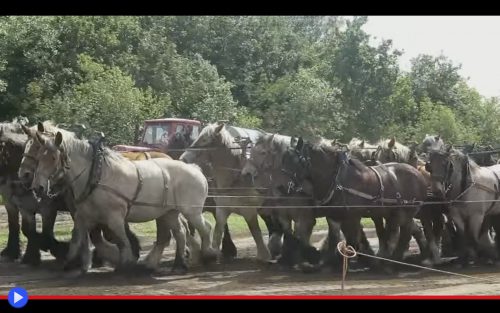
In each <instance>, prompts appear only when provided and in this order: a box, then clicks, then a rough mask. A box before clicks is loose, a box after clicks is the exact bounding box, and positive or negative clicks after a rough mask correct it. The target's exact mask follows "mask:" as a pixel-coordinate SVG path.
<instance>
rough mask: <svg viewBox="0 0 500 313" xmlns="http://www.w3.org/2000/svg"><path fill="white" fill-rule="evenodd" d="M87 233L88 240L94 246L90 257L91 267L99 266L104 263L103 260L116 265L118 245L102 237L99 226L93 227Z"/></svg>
mask: <svg viewBox="0 0 500 313" xmlns="http://www.w3.org/2000/svg"><path fill="white" fill-rule="evenodd" d="M89 235H90V241H91V242H92V244H93V245H94V247H95V249H94V253H93V258H92V267H93V268H98V267H101V266H103V265H104V261H108V262H110V263H111V264H113V265H117V264H118V262H119V258H120V257H119V254H120V252H119V251H118V247H117V246H116V245H115V244H112V243H110V242H108V241H107V240H106V239H104V237H103V231H102V229H101V228H100V227H94V228H93V229H92V230H91V231H90V233H89Z"/></svg>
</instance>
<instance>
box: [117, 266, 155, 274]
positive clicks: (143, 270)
mask: <svg viewBox="0 0 500 313" xmlns="http://www.w3.org/2000/svg"><path fill="white" fill-rule="evenodd" d="M154 271H155V269H153V268H150V267H147V266H146V265H144V264H137V263H133V264H123V265H119V266H117V267H116V268H115V273H117V274H121V275H125V276H137V275H151V274H153V273H154Z"/></svg>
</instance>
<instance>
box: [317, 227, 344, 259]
mask: <svg viewBox="0 0 500 313" xmlns="http://www.w3.org/2000/svg"><path fill="white" fill-rule="evenodd" d="M326 222H327V224H328V235H327V237H326V239H325V241H324V242H323V245H322V247H321V251H322V253H323V254H324V257H323V258H324V259H325V263H328V264H330V265H331V266H332V268H333V267H335V268H338V265H339V264H340V255H339V253H338V251H337V244H338V243H339V241H340V240H342V236H341V233H340V223H339V222H336V221H334V220H333V219H331V218H326Z"/></svg>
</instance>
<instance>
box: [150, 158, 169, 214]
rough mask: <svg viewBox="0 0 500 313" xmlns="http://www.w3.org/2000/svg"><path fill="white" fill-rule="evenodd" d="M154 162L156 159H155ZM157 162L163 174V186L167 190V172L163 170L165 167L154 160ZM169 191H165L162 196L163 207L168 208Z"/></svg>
mask: <svg viewBox="0 0 500 313" xmlns="http://www.w3.org/2000/svg"><path fill="white" fill-rule="evenodd" d="M153 162H154V161H153ZM154 163H155V164H156V166H158V168H159V169H160V172H161V175H162V176H163V188H164V189H165V191H166V190H168V178H167V174H165V171H164V170H163V168H162V167H161V166H160V165H159V164H158V163H156V162H154ZM167 200H168V199H167V193H166V192H164V193H163V196H162V207H163V208H166V207H167Z"/></svg>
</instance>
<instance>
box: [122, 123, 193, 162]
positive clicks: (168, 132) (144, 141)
mask: <svg viewBox="0 0 500 313" xmlns="http://www.w3.org/2000/svg"><path fill="white" fill-rule="evenodd" d="M200 130H201V122H200V121H196V120H188V119H182V118H160V119H154V120H147V121H145V122H144V128H143V130H142V132H141V137H140V138H139V140H138V143H137V144H136V146H128V145H116V146H114V147H113V149H114V150H116V151H141V152H142V151H160V152H163V153H167V154H168V155H170V156H171V157H172V158H174V159H178V158H179V156H180V155H181V154H182V152H183V151H182V150H183V149H185V148H187V147H189V146H190V145H191V143H192V142H193V141H194V140H195V139H196V138H197V137H198V135H199V133H200Z"/></svg>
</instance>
